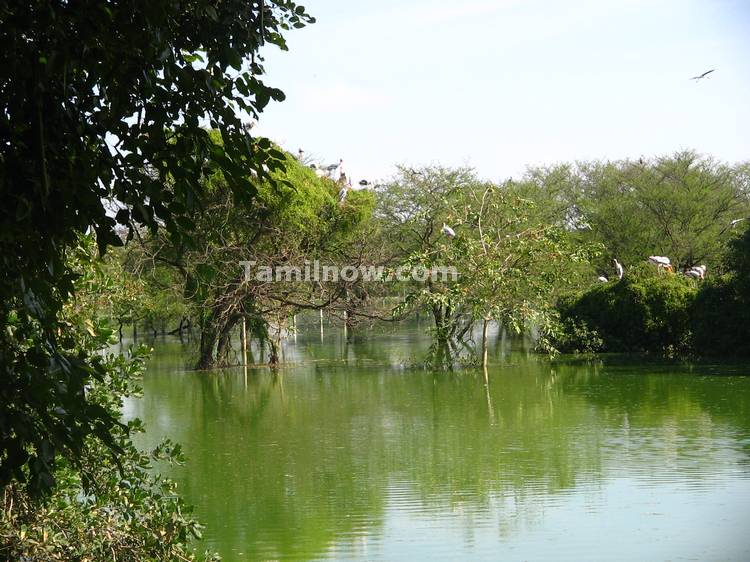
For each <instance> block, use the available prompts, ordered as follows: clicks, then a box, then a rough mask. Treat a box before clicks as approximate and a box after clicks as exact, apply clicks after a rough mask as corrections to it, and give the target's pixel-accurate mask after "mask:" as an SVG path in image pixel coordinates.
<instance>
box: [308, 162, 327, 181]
mask: <svg viewBox="0 0 750 562" xmlns="http://www.w3.org/2000/svg"><path fill="white" fill-rule="evenodd" d="M310 168H312V169H313V170H314V171H315V175H316V176H318V177H319V178H322V177H323V176H325V175H326V173H325V170H322V169H321V168H320V166H318V165H317V164H310Z"/></svg>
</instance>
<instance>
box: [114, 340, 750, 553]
mask: <svg viewBox="0 0 750 562" xmlns="http://www.w3.org/2000/svg"><path fill="white" fill-rule="evenodd" d="M493 341H495V342H496V343H494V344H493V346H494V352H495V364H494V365H493V366H492V368H491V369H490V372H489V384H488V385H485V383H484V378H483V377H482V376H481V375H480V374H476V373H457V374H456V373H454V374H451V373H431V372H427V371H421V370H415V369H408V368H404V367H403V366H402V365H403V364H405V363H408V362H409V359H410V358H414V357H418V356H420V354H421V353H422V351H423V350H424V348H425V346H426V343H427V342H426V341H425V340H424V337H423V336H420V335H419V331H417V330H415V329H406V328H403V329H402V328H399V329H398V330H395V329H394V330H390V333H364V334H360V335H359V337H356V338H354V340H353V341H352V342H351V343H348V344H346V343H345V341H344V338H343V337H341V334H340V333H331V334H328V333H327V334H326V337H325V338H323V341H322V342H321V338H320V334H318V333H317V331H316V330H314V329H312V330H310V332H309V334H308V335H307V336H305V335H304V334H300V335H299V336H298V337H297V340H296V341H294V340H289V341H288V342H287V343H286V344H285V349H284V352H285V359H286V361H288V362H290V363H291V365H290V366H288V367H285V368H283V369H281V370H280V371H279V372H278V373H276V374H274V373H271V372H269V371H268V370H267V369H249V370H247V371H246V372H245V370H243V369H242V368H236V369H230V370H224V371H220V372H215V373H198V372H191V371H189V370H188V369H187V367H188V366H189V361H190V360H191V358H192V357H194V354H193V351H192V348H191V347H189V346H186V345H182V344H180V343H179V342H177V341H174V340H167V341H157V342H155V343H154V344H153V345H154V347H155V355H154V358H153V360H152V361H151V363H150V364H149V369H148V373H147V375H146V377H145V380H144V397H143V398H142V399H140V400H137V401H129V402H128V403H126V404H125V411H126V415H128V416H138V417H140V418H141V419H142V420H143V421H144V422H145V424H146V427H147V434H146V435H145V436H143V437H142V438H141V439H140V441H139V443H140V444H142V445H143V446H147V445H150V444H154V443H156V442H157V441H158V440H159V439H160V438H162V437H164V436H168V437H170V438H172V439H174V440H176V441H178V442H180V443H181V444H182V445H183V447H184V449H185V451H186V453H187V456H188V462H187V464H186V466H184V467H180V468H176V469H172V470H170V471H168V472H169V474H170V476H172V477H173V478H175V479H176V480H177V481H178V483H179V485H180V489H181V491H182V493H183V495H184V496H185V498H186V499H187V501H188V502H189V503H191V504H194V505H195V506H196V514H197V516H198V517H199V518H200V519H201V520H202V522H204V523H205V525H206V529H205V537H206V540H205V542H204V543H203V544H201V545H200V547H201V548H204V547H208V548H211V549H213V550H215V551H218V552H219V553H220V554H221V555H222V556H223V558H224V559H225V560H228V561H235V560H306V559H315V560H331V559H336V560H410V561H415V560H438V559H445V560H571V561H582V560H592V561H594V560H597V561H600V560H639V561H641V560H643V561H645V560H700V561H708V560H717V561H728V560H737V561H744V560H750V533H749V532H748V531H750V376H745V375H750V367H743V366H734V367H726V366H725V367H712V366H700V367H698V366H693V367H689V366H674V365H663V364H661V365H659V364H645V365H644V364H633V363H629V364H628V363H624V362H623V361H616V360H608V361H605V362H604V363H601V362H599V363H596V364H581V363H573V362H572V361H563V362H556V363H549V362H548V361H546V360H543V359H541V358H539V357H535V356H529V355H527V354H526V353H524V351H523V347H522V346H520V348H519V349H516V348H515V347H514V348H513V350H511V349H510V347H511V346H510V345H509V343H508V342H507V341H506V340H504V339H501V338H499V337H498V338H495V336H493ZM516 347H518V346H516Z"/></svg>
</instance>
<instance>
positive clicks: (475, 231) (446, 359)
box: [379, 168, 590, 365]
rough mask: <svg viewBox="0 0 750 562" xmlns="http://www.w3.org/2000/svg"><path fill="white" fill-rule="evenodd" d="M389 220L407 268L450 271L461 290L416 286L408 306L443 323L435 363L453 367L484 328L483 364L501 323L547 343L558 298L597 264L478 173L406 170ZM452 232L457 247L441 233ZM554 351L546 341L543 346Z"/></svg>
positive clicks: (386, 209) (390, 192)
mask: <svg viewBox="0 0 750 562" xmlns="http://www.w3.org/2000/svg"><path fill="white" fill-rule="evenodd" d="M381 202H382V207H381V208H379V212H380V214H381V219H382V220H384V221H385V222H386V225H385V226H384V229H385V230H386V231H387V232H390V233H391V237H392V240H393V244H395V245H396V247H397V251H398V252H399V253H400V254H401V259H402V261H403V262H405V263H407V264H409V265H411V266H415V267H421V268H424V269H425V270H427V271H433V270H436V269H437V268H440V267H447V266H451V267H454V268H455V269H456V270H457V272H458V277H457V279H454V280H450V279H448V280H443V281H440V280H437V281H436V280H434V279H429V278H428V281H427V282H426V283H425V284H423V285H421V284H413V285H412V286H411V287H410V293H409V295H407V299H406V302H407V303H412V304H415V305H421V306H426V307H427V308H428V309H429V310H430V311H431V312H432V314H433V318H434V321H435V329H434V334H435V340H436V341H435V346H434V349H433V351H434V357H433V358H434V362H435V364H437V365H446V364H447V365H450V364H451V363H452V361H453V359H454V358H455V357H456V355H458V354H460V352H461V351H462V349H463V350H466V345H465V341H464V340H465V338H466V337H467V336H470V335H471V330H472V328H473V327H474V326H475V325H476V324H477V323H481V325H482V328H483V329H482V332H483V336H482V362H483V363H484V364H485V365H486V361H487V353H486V348H487V346H486V343H487V329H488V325H489V323H490V322H492V321H497V322H500V323H502V324H503V325H504V326H506V327H508V328H509V329H510V330H511V331H513V332H515V333H520V332H521V331H522V330H524V329H527V328H530V327H532V326H535V327H537V328H539V329H540V333H541V334H542V335H544V334H545V333H546V331H547V327H548V325H549V324H550V320H551V317H552V316H553V315H554V309H553V307H552V303H553V302H554V297H555V295H556V294H558V293H559V292H561V291H563V290H565V289H566V288H569V287H570V286H571V285H573V286H575V285H576V283H577V282H578V281H579V277H580V276H579V273H578V269H579V268H578V264H580V263H585V262H586V260H587V259H588V257H589V255H590V249H589V248H588V247H587V246H585V245H584V246H581V247H580V248H576V247H574V246H573V245H572V244H571V243H570V241H569V239H568V238H566V236H565V233H564V231H563V229H562V228H560V227H558V226H555V225H550V224H548V223H545V222H543V221H542V220H540V218H541V216H542V215H541V213H540V212H538V210H537V208H536V205H535V204H534V203H533V202H531V201H529V200H527V199H522V198H519V197H518V196H517V195H516V194H515V192H514V191H513V190H512V189H511V188H510V187H509V186H508V185H503V186H498V185H494V184H492V183H487V182H481V181H480V180H479V179H478V178H477V177H476V176H475V174H474V173H473V171H472V170H469V169H455V170H451V169H445V168H425V169H421V170H410V169H402V170H401V175H400V177H399V178H397V180H396V181H394V182H393V183H392V184H390V185H388V186H385V187H384V188H383V190H382V192H381ZM444 223H446V224H448V225H450V226H451V227H452V228H453V229H454V230H455V237H452V236H448V235H446V234H445V233H443V232H441V228H442V225H443V224H444ZM542 344H543V345H544V344H545V341H544V340H543V341H542Z"/></svg>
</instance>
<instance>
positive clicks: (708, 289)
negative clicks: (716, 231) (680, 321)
mask: <svg viewBox="0 0 750 562" xmlns="http://www.w3.org/2000/svg"><path fill="white" fill-rule="evenodd" d="M725 269H726V270H728V271H730V272H731V273H729V274H727V275H723V276H722V277H720V278H718V279H716V280H714V281H712V282H709V283H706V285H705V286H703V287H702V288H701V291H700V294H699V295H698V298H697V299H696V302H695V308H694V310H693V326H694V333H695V335H694V345H695V350H696V352H697V353H700V354H702V355H714V356H730V357H731V356H750V228H748V229H747V230H746V231H745V233H744V234H743V235H742V236H739V237H737V238H734V239H733V240H732V241H731V242H730V244H729V251H728V254H727V260H726V263H725Z"/></svg>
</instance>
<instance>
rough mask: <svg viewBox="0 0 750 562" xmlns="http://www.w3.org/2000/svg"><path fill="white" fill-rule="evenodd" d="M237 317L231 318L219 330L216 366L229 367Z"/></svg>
mask: <svg viewBox="0 0 750 562" xmlns="http://www.w3.org/2000/svg"><path fill="white" fill-rule="evenodd" d="M236 323H237V320H236V319H234V318H233V319H230V320H229V321H228V322H227V323H226V324H225V325H224V326H223V327H222V328H221V331H220V332H219V338H218V341H217V342H216V366H217V367H228V366H229V350H230V348H231V345H230V344H231V343H232V330H233V329H234V326H235V324H236Z"/></svg>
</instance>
